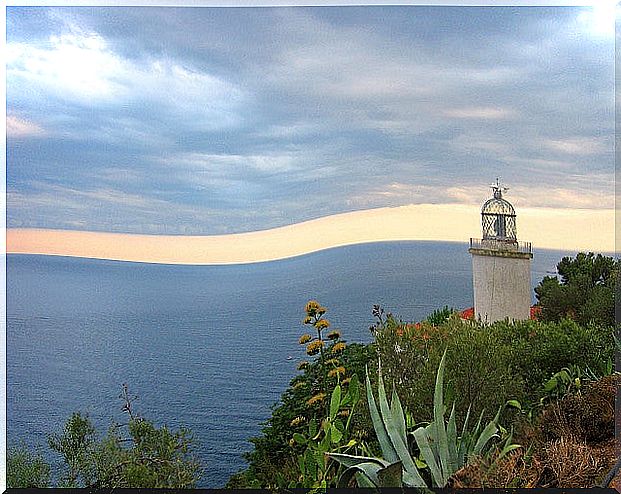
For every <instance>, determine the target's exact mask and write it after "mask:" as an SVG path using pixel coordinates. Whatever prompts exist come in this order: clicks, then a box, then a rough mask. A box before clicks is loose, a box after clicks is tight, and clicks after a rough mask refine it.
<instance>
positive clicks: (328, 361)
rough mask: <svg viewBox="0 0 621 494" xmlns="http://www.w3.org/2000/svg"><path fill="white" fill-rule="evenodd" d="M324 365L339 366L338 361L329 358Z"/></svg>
mask: <svg viewBox="0 0 621 494" xmlns="http://www.w3.org/2000/svg"><path fill="white" fill-rule="evenodd" d="M325 364H326V365H339V364H340V361H339V359H337V358H331V359H330V360H326V362H325Z"/></svg>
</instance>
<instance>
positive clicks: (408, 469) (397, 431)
mask: <svg viewBox="0 0 621 494" xmlns="http://www.w3.org/2000/svg"><path fill="white" fill-rule="evenodd" d="M445 358H446V352H444V355H443V356H442V360H441V361H440V366H439V367H438V373H437V375H436V385H435V391H434V400H433V405H434V406H433V408H434V417H433V421H432V422H431V423H430V424H429V425H427V426H426V427H419V428H418V429H416V430H415V431H414V432H413V436H414V440H415V441H416V444H417V446H418V449H419V451H420V458H416V457H413V456H412V454H411V452H410V451H409V449H408V446H407V444H408V442H407V430H406V420H405V414H404V412H403V408H402V406H401V402H400V400H399V396H398V395H397V393H396V391H395V390H394V388H393V391H392V399H391V403H390V404H389V403H388V399H387V397H386V391H385V389H384V382H383V378H382V371H381V365H380V367H379V372H378V401H379V410H378V408H377V405H376V402H375V398H374V396H373V392H372V390H371V381H370V379H369V372H368V369H367V378H366V385H367V401H368V403H369V410H370V412H371V419H372V420H373V428H374V429H375V433H376V435H377V439H378V441H379V444H380V448H381V450H382V455H383V457H382V458H372V457H364V456H352V455H345V454H339V453H328V456H329V457H330V458H332V459H334V460H336V461H338V462H339V463H340V464H342V465H343V466H345V467H346V469H345V471H344V472H343V474H342V475H341V478H340V479H339V485H340V486H346V485H347V484H348V483H349V481H350V480H351V478H352V477H353V476H355V478H356V481H357V483H358V486H359V487H404V486H405V487H418V488H424V487H429V486H427V484H426V482H425V481H424V479H423V478H422V476H421V474H420V470H419V466H420V465H425V464H426V465H427V466H428V468H429V472H430V474H431V478H432V483H433V485H434V486H436V487H445V486H446V483H447V481H448V479H449V477H450V476H451V475H453V474H454V473H455V472H456V471H457V470H459V469H460V468H462V467H463V466H464V465H465V464H466V463H467V462H468V459H469V458H470V457H471V456H473V455H479V454H482V453H483V452H484V450H485V449H486V448H487V447H488V446H489V445H490V441H491V439H492V438H493V437H495V436H497V435H498V430H499V427H498V418H499V416H500V412H501V410H502V408H501V409H500V410H498V413H497V414H496V416H495V417H494V419H493V420H492V421H491V422H489V423H488V424H487V425H486V426H485V427H482V424H481V422H482V418H483V414H481V416H480V417H479V420H478V422H477V424H476V426H475V428H474V430H473V431H468V419H469V417H470V409H468V413H467V415H466V420H465V421H464V426H463V428H462V431H461V435H460V436H458V434H457V424H456V420H455V405H453V408H452V410H451V414H450V416H449V419H448V423H446V422H445V412H446V408H445V406H444V395H443V386H444V363H445ZM511 447H512V449H513V447H518V446H517V445H511ZM417 465H418V466H417Z"/></svg>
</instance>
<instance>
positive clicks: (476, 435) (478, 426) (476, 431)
mask: <svg viewBox="0 0 621 494" xmlns="http://www.w3.org/2000/svg"><path fill="white" fill-rule="evenodd" d="M483 413H485V410H483V411H481V415H479V420H478V422H477V425H476V426H475V428H474V431H473V432H472V437H478V436H479V434H480V433H481V422H482V421H483Z"/></svg>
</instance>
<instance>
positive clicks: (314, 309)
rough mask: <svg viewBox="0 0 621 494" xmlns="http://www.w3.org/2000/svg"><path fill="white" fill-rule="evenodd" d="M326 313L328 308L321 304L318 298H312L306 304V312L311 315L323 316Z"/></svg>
mask: <svg viewBox="0 0 621 494" xmlns="http://www.w3.org/2000/svg"><path fill="white" fill-rule="evenodd" d="M325 313H326V308H325V307H322V306H321V305H319V302H317V301H316V300H310V301H309V302H308V303H307V304H306V314H307V315H308V316H310V317H315V316H321V315H323V314H325Z"/></svg>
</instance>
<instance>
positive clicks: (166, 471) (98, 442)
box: [7, 387, 200, 488]
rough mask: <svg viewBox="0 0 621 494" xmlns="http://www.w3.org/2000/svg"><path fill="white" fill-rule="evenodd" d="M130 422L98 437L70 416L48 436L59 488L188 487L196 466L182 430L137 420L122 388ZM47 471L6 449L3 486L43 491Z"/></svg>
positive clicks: (77, 416)
mask: <svg viewBox="0 0 621 494" xmlns="http://www.w3.org/2000/svg"><path fill="white" fill-rule="evenodd" d="M122 397H123V398H124V400H125V407H124V409H125V411H127V413H128V415H129V421H128V423H127V424H124V425H113V426H112V427H110V429H109V430H108V432H107V434H106V435H105V436H104V437H102V438H99V437H98V435H97V432H96V430H95V428H94V427H93V425H92V423H91V421H90V419H89V418H88V417H86V416H83V415H81V414H80V413H74V414H73V415H72V416H71V417H70V418H69V420H67V422H66V423H65V425H64V428H63V430H62V431H61V432H58V433H54V434H52V435H50V436H49V438H48V444H49V447H50V448H51V450H52V451H53V452H55V453H57V454H58V455H60V457H61V459H62V467H61V472H60V477H59V479H58V481H57V482H56V484H57V485H56V487H60V488H192V487H195V486H196V483H197V482H198V480H199V478H200V466H199V463H198V462H197V461H196V459H195V458H194V456H193V454H192V436H191V434H190V432H189V431H188V430H186V429H180V430H178V431H176V432H175V431H171V430H169V429H168V428H167V427H165V426H164V427H160V428H158V427H156V426H155V425H153V423H152V422H150V421H148V420H146V419H144V418H141V417H138V416H136V415H135V414H134V413H133V411H132V407H131V400H130V399H129V395H128V392H127V388H126V387H124V389H123V395H122ZM49 480H50V468H49V465H47V464H46V463H45V462H43V460H42V459H41V458H40V457H39V456H35V455H33V454H31V453H30V452H28V451H27V450H26V449H24V448H23V447H22V448H16V449H9V452H8V458H7V485H8V486H9V487H35V486H37V487H38V486H40V487H45V486H47V485H48V484H49Z"/></svg>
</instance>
